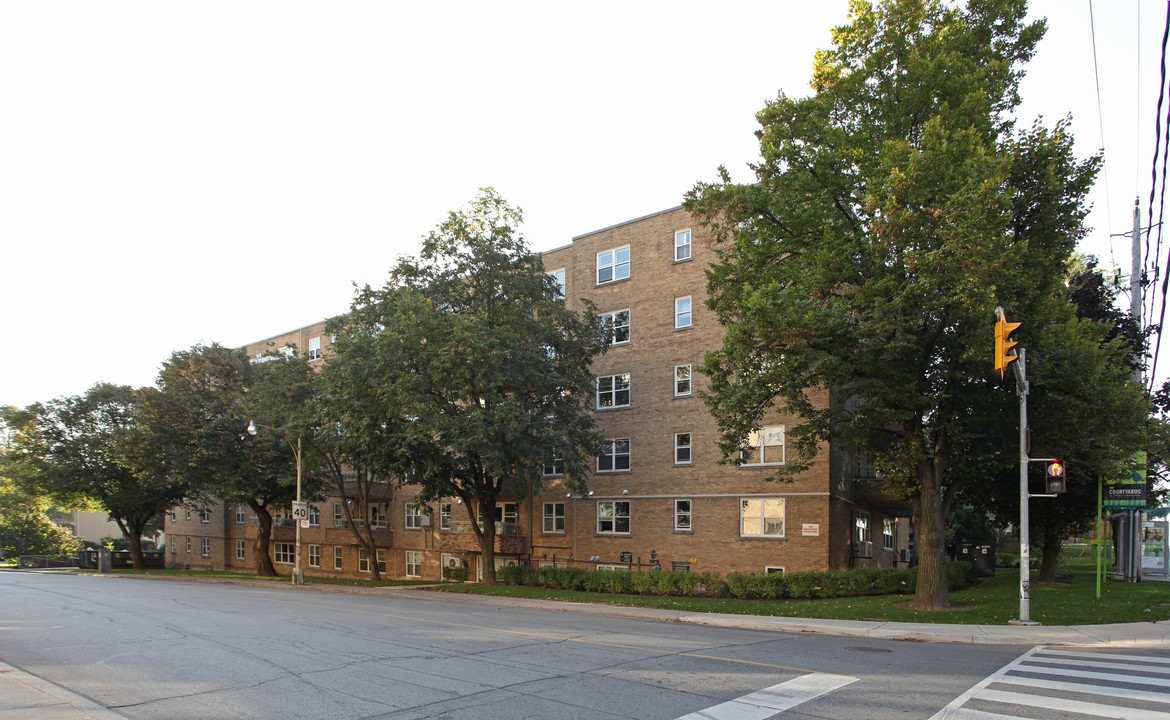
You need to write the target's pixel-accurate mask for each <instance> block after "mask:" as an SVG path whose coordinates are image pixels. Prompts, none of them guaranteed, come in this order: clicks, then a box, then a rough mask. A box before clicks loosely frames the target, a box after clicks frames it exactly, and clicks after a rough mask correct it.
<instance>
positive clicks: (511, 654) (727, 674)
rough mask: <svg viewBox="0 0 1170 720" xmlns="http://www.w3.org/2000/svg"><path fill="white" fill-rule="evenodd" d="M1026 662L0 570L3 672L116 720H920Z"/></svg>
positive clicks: (918, 646) (527, 612) (633, 621)
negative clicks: (66, 693)
mask: <svg viewBox="0 0 1170 720" xmlns="http://www.w3.org/2000/svg"><path fill="white" fill-rule="evenodd" d="M1028 650H1029V649H1028V648H1026V647H1021V646H1019V645H1011V646H1001V645H991V644H949V643H918V642H906V641H891V640H874V639H865V638H857V637H838V636H831V635H819V634H810V633H788V632H777V631H760V630H745V629H734V628H732V629H729V628H719V627H707V626H698V625H686V624H680V623H674V622H665V621H656V620H647V619H642V618H629V617H611V616H604V615H594V614H588V613H573V612H559V611H548V610H535V609H529V608H522V607H510V606H507V605H504V604H500V603H496V602H493V601H491V600H487V601H485V600H484V599H483V598H466V597H461V596H451V595H446V594H438V593H436V594H434V596H433V597H430V596H428V597H426V598H423V599H419V598H416V597H393V596H391V597H376V596H369V595H350V594H341V593H319V592H308V591H304V590H299V589H295V588H289V587H271V588H270V587H251V586H238V585H215V584H198V583H187V582H160V581H156V580H146V579H131V578H110V577H94V576H82V575H64V574H62V575H55V574H32V573H0V661H2V662H5V663H8V664H10V665H13V666H15V667H17V668H20V669H22V670H24V671H26V672H29V673H32V674H34V675H37V676H40V677H42V678H45V679H47V680H49V681H51V682H53V683H56V684H58V685H61V686H63V687H65V688H67V689H69V690H72V691H73V692H76V693H80V694H81V695H84V696H86V697H89V698H91V699H93V700H95V701H96V702H98V703H100V704H101V705H104V706H106V707H109V708H113V709H115V710H117V711H118V712H119V713H121V714H123V715H125V716H126V717H128V718H160V719H161V718H166V719H168V720H185V719H188V718H190V719H196V718H197V719H199V720H207V719H208V718H224V719H227V718H274V719H275V718H280V719H284V718H329V719H330V720H343V719H345V718H395V719H407V718H411V719H413V718H452V719H454V718H476V719H477V720H494V719H495V718H500V719H503V718H507V719H508V720H515V719H516V718H530V717H545V718H595V719H605V718H639V719H641V720H672V719H675V718H683V717H687V716H688V715H693V714H696V713H705V714H703V715H694V717H714V716H718V717H722V718H726V719H727V720H733V719H734V720H747V719H748V718H759V719H760V720H762V719H763V718H767V717H774V716H776V715H777V713H780V712H782V715H780V717H783V718H822V719H840V720H861V719H869V718H873V719H875V720H884V719H885V718H930V717H932V716H933V715H935V714H936V713H937V712H939V711H940V710H941V709H942V708H945V707H947V706H948V705H951V704H952V703H954V702H955V701H956V699H957V698H960V697H961V696H963V695H964V693H967V692H968V691H969V690H970V689H971V688H973V687H975V686H977V685H978V684H979V683H980V682H981V681H983V680H984V679H985V678H987V677H989V676H990V675H992V674H993V673H996V672H997V671H1000V670H1001V668H1004V667H1005V666H1007V665H1008V664H1009V663H1012V662H1013V661H1016V660H1017V659H1018V658H1020V657H1021V656H1022V655H1023V654H1024V653H1026V652H1028ZM1148 652H1152V654H1160V656H1161V657H1162V658H1166V657H1168V656H1170V653H1167V652H1165V651H1148ZM971 702H975V701H974V700H973V701H971ZM711 708H718V710H715V711H712V710H711ZM1037 717H1044V715H1043V714H1041V715H1038V716H1037ZM1052 717H1061V715H1059V714H1057V715H1052ZM1167 717H1170V715H1167Z"/></svg>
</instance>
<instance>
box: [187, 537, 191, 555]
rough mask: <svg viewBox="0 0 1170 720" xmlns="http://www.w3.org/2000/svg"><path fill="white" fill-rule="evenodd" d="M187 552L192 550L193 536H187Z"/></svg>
mask: <svg viewBox="0 0 1170 720" xmlns="http://www.w3.org/2000/svg"><path fill="white" fill-rule="evenodd" d="M187 552H191V538H187Z"/></svg>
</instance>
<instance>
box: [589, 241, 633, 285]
mask: <svg viewBox="0 0 1170 720" xmlns="http://www.w3.org/2000/svg"><path fill="white" fill-rule="evenodd" d="M629 276H630V246H629V245H626V246H625V247H620V248H614V249H613V250H606V251H605V252H599V253H597V284H598V285H602V284H604V283H610V282H615V281H617V280H625V279H626V278H628V277H629Z"/></svg>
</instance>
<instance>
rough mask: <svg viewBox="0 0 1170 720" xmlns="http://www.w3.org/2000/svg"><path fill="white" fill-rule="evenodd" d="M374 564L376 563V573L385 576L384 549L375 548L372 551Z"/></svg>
mask: <svg viewBox="0 0 1170 720" xmlns="http://www.w3.org/2000/svg"><path fill="white" fill-rule="evenodd" d="M374 562H376V563H378V572H379V573H381V574H382V575H385V574H386V548H377V549H375V550H374Z"/></svg>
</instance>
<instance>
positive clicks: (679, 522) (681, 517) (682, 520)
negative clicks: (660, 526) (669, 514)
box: [674, 500, 691, 532]
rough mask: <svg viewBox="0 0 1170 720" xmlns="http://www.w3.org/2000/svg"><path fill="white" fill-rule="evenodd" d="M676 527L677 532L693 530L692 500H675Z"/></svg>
mask: <svg viewBox="0 0 1170 720" xmlns="http://www.w3.org/2000/svg"><path fill="white" fill-rule="evenodd" d="M674 529H675V532H690V531H691V501H690V500H675V501H674Z"/></svg>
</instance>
